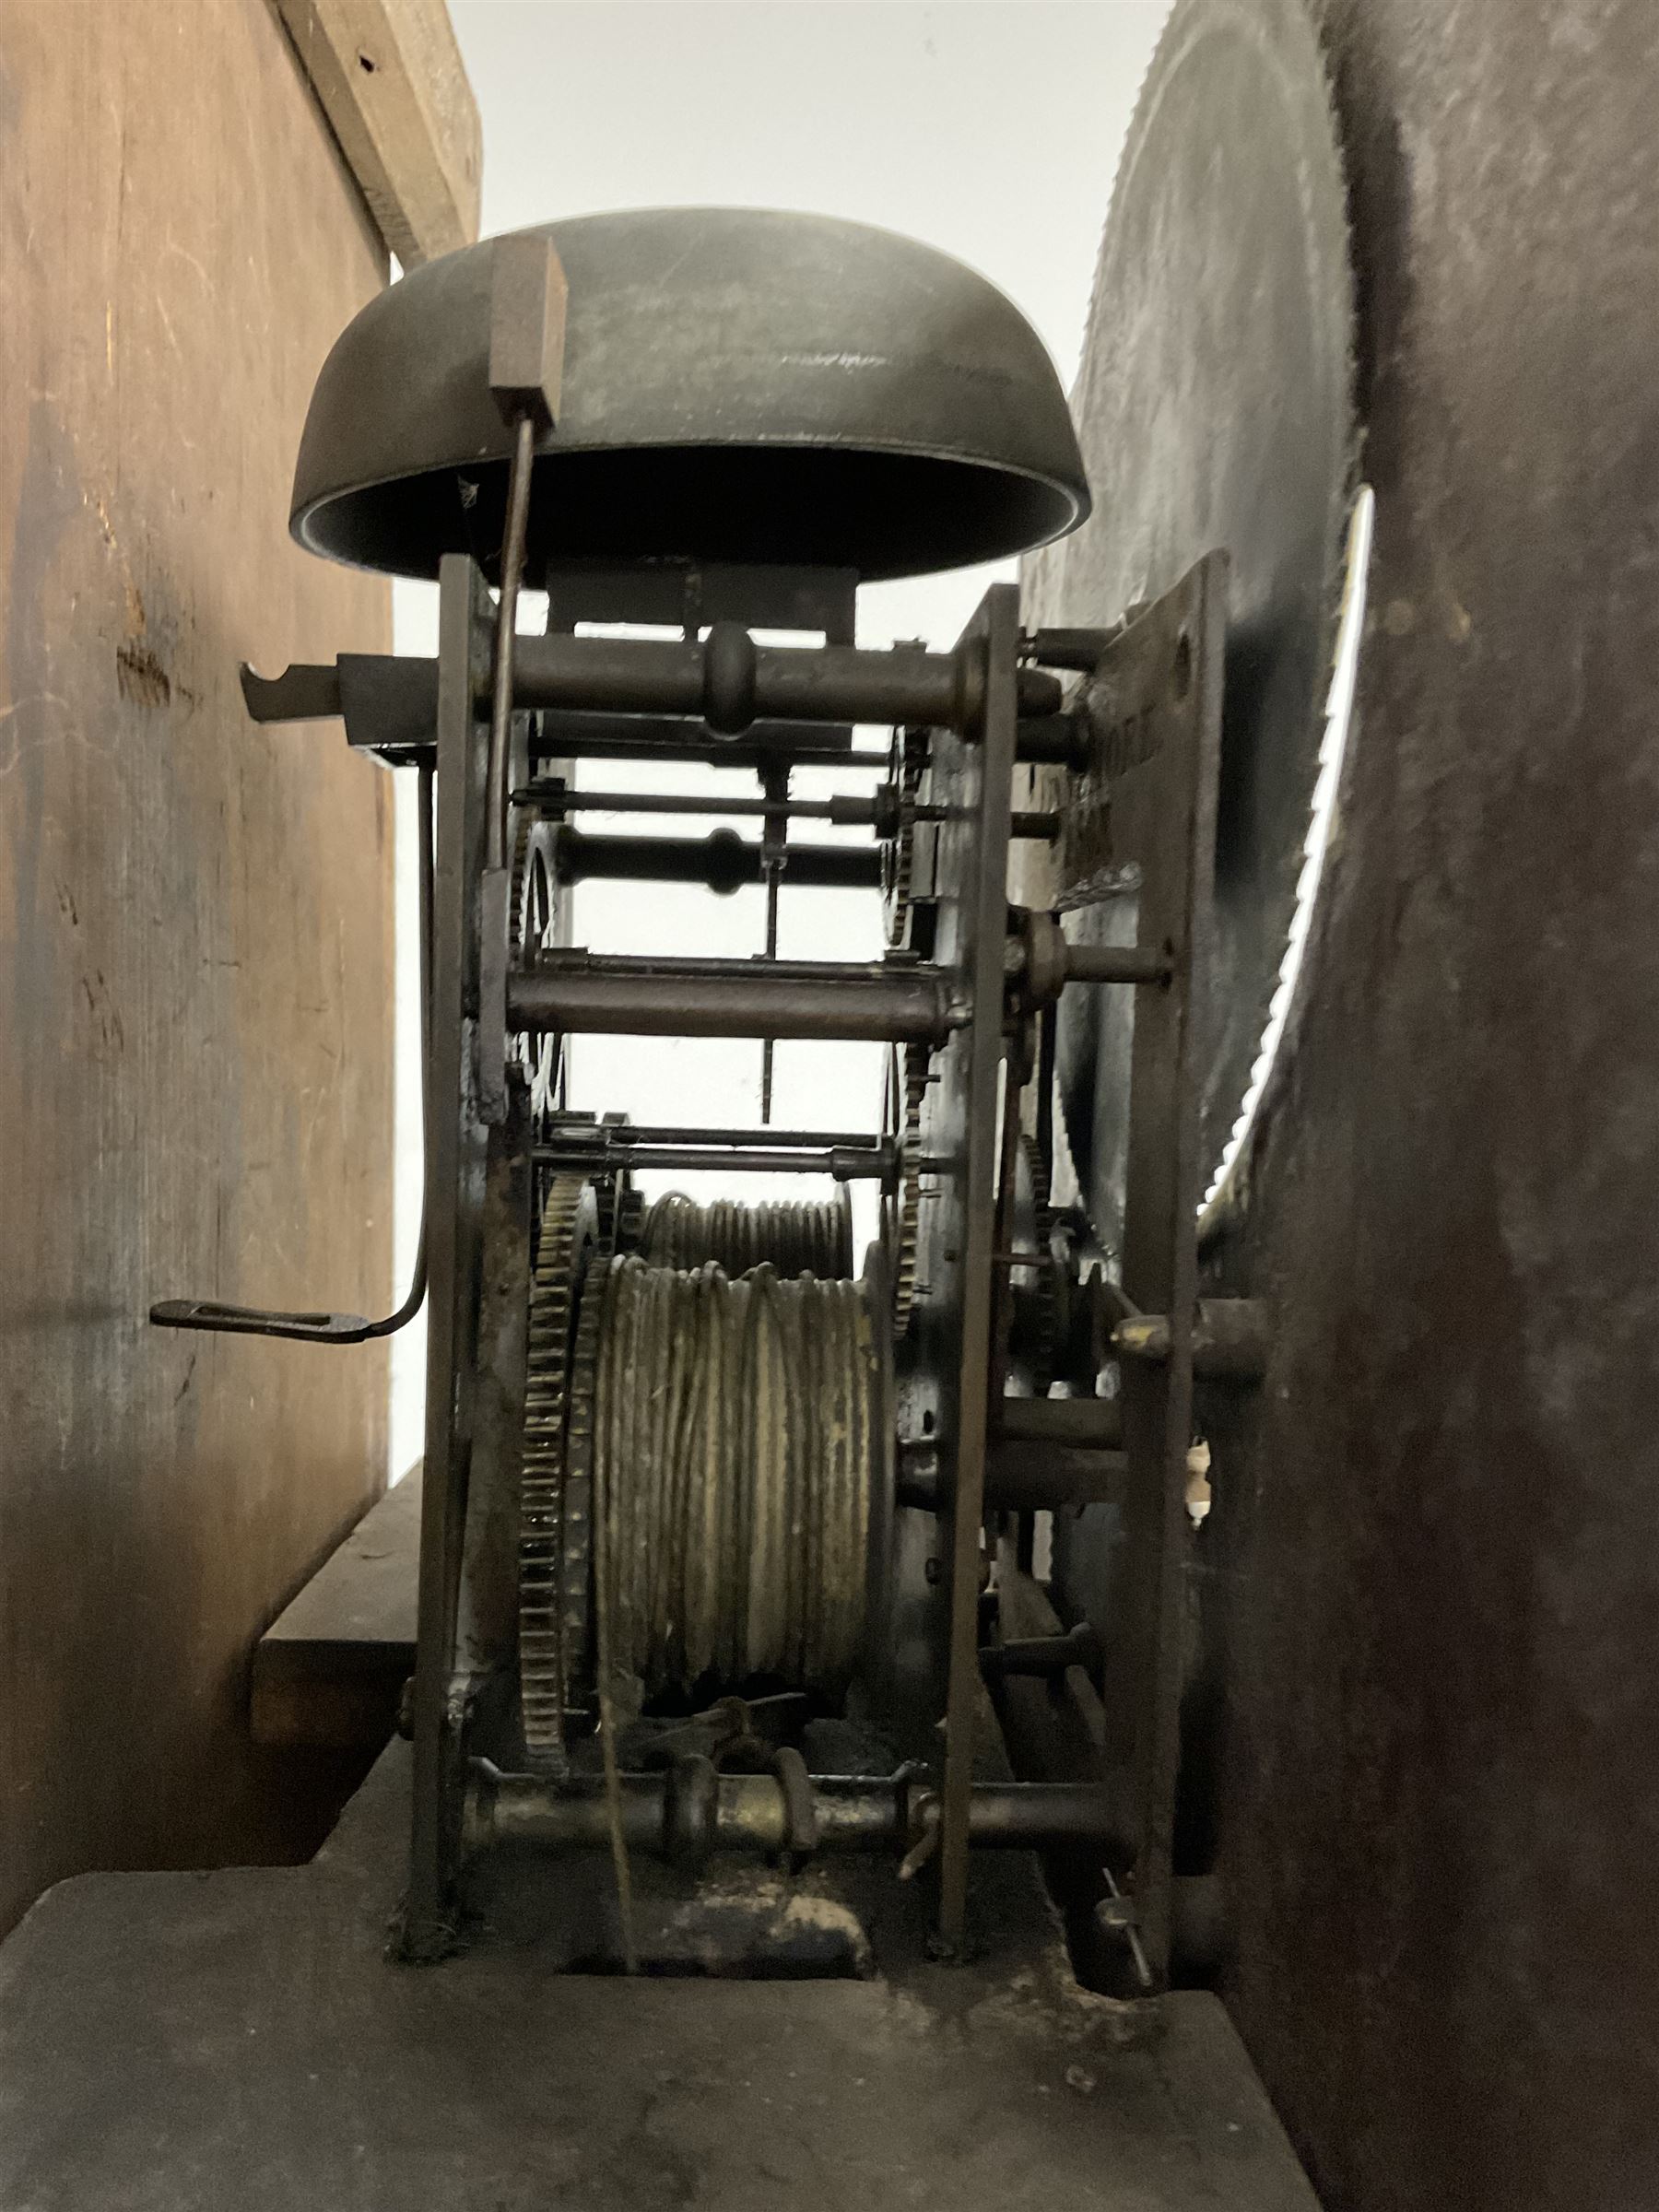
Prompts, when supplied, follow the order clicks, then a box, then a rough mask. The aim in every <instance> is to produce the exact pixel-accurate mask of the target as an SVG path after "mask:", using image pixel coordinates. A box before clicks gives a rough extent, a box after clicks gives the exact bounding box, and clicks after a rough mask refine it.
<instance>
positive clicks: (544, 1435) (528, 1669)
mask: <svg viewBox="0 0 1659 2212" xmlns="http://www.w3.org/2000/svg"><path fill="white" fill-rule="evenodd" d="M597 1236H598V1213H597V1208H596V1207H595V1205H594V1193H593V1188H592V1185H591V1184H590V1183H589V1182H588V1181H587V1180H586V1178H585V1177H584V1176H581V1175H556V1176H555V1177H554V1178H553V1180H552V1182H551V1184H550V1185H549V1187H548V1191H547V1198H546V1200H545V1202H544V1204H543V1206H542V1214H541V1238H540V1241H539V1244H538V1246H537V1249H536V1256H535V1274H534V1276H533V1277H532V1278H531V1286H530V1330H529V1345H528V1355H527V1361H526V1372H525V1382H524V1439H523V1449H522V1452H521V1454H520V1471H519V1543H518V1553H519V1694H520V1700H521V1703H522V1706H523V1714H524V1747H525V1750H526V1752H527V1754H528V1756H529V1758H530V1760H531V1763H532V1764H533V1765H536V1766H542V1767H557V1766H559V1765H560V1764H561V1763H562V1760H563V1758H564V1743H565V1722H566V1716H567V1714H568V1712H569V1711H570V1702H571V1677H572V1673H573V1669H574V1664H575V1660H576V1657H577V1653H576V1652H575V1651H574V1650H573V1649H572V1648H571V1644H570V1641H569V1636H568V1622H567V1618H566V1606H565V1594H566V1589H567V1585H568V1577H569V1571H570V1567H571V1557H572V1554H573V1553H577V1552H579V1553H580V1554H581V1556H582V1560H583V1562H584V1564H583V1575H584V1577H585V1559H586V1553H587V1539H588V1530H587V1525H586V1516H585V1512H582V1511H581V1510H580V1501H579V1500H577V1499H576V1498H575V1497H573V1496H572V1495H571V1494H570V1492H569V1490H568V1488H567V1484H566V1479H565V1477H566V1449H567V1445H566V1419H567V1412H568V1399H569V1392H570V1377H571V1334H572V1330H573V1327H574V1324H575V1310H576V1300H577V1296H578V1293H579V1292H580V1289H581V1287H582V1277H583V1276H584V1274H585V1272H586V1268H587V1263H588V1260H589V1258H590V1257H591V1255H592V1253H593V1251H594V1244H595V1241H596V1240H597Z"/></svg>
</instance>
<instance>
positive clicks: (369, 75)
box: [275, 0, 483, 269]
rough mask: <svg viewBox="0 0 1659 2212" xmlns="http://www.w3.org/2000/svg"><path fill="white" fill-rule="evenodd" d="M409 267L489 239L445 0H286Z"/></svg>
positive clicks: (292, 26) (360, 173) (390, 241)
mask: <svg viewBox="0 0 1659 2212" xmlns="http://www.w3.org/2000/svg"><path fill="white" fill-rule="evenodd" d="M275 4H276V6H277V9H278V12H279V13H280V15H281V18H282V20H283V22H284V23H285V24H286V25H287V26H288V35H289V37H290V38H291V39H292V40H293V41H294V46H295V50H296V52H297V53H299V56H300V62H301V64H302V65H303V66H304V69H305V71H306V74H307V76H309V77H310V78H311V81H312V86H313V87H314V88H315V90H316V94H317V97H318V99H319V100H321V102H322V104H323V109H324V113H325V114H326V115H327V117H328V120H329V123H330V124H332V126H333V128H334V132H335V136H336V137H337V138H338V140H339V142H340V147H341V150H342V151H343V152H344V154H345V156H346V159H347V162H348V163H349V165H350V167H351V170H352V172H353V174H354V175H355V176H356V178H357V180H358V182H359V185H360V186H361V188H362V193H363V197H364V198H365V199H366V200H367V201H368V203H369V208H370V212H371V214H372V216H373V217H374V219H375V222H376V223H377V225H378V226H379V228H380V232H381V236H382V238H383V239H384V240H385V241H386V244H387V246H388V247H389V248H390V249H391V251H392V252H393V253H395V254H396V256H397V258H398V260H399V261H400V262H402V264H403V265H404V267H405V268H406V269H408V268H415V267H417V266H418V265H419V264H420V263H421V262H424V261H431V260H433V259H435V258H436V257H437V255H439V254H440V253H453V251H454V250H455V249H456V248H457V247H458V246H466V245H470V244H471V243H472V241H474V240H475V239H476V238H477V235H478V192H479V182H480V179H481V177H482V173H483V147H482V139H481V136H480V132H479V126H478V111H477V104H476V103H475V101H474V100H473V95H472V87H471V86H470V85H469V84H468V82H467V79H466V70H465V66H464V65H463V63H462V60H461V50H460V48H459V47H458V46H457V45H456V43H455V33H454V29H453V25H452V24H451V22H450V17H449V9H448V8H447V7H446V6H444V0H275Z"/></svg>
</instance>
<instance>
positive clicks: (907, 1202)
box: [881, 1044, 928, 1340]
mask: <svg viewBox="0 0 1659 2212" xmlns="http://www.w3.org/2000/svg"><path fill="white" fill-rule="evenodd" d="M927 1076H928V1055H927V1053H926V1052H925V1050H924V1048H923V1047H922V1046H920V1045H914V1044H907V1045H895V1046H894V1047H893V1050H892V1053H891V1054H890V1055H889V1057H888V1089H887V1103H886V1108H885V1111H884V1113H883V1117H882V1118H883V1122H884V1124H885V1133H886V1135H888V1136H891V1137H894V1138H896V1139H897V1142H898V1148H899V1179H898V1187H897V1188H896V1189H895V1190H894V1191H893V1192H891V1193H890V1194H888V1195H887V1196H885V1197H884V1198H883V1200H882V1208H881V1210H882V1226H883V1230H884V1232H885V1234H884V1242H885V1244H886V1246H887V1253H888V1266H889V1267H890V1269H891V1271H892V1281H893V1335H894V1338H895V1340H896V1339H898V1338H899V1337H901V1336H903V1335H904V1334H905V1332H906V1331H907V1330H908V1329H909V1327H910V1321H911V1314H912V1312H913V1311H914V1308H915V1302H916V1258H917V1248H918V1241H919V1234H920V1230H921V1218H922V1100H923V1099H924V1097H925V1095H926V1092H927Z"/></svg>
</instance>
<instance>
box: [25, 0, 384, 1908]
mask: <svg viewBox="0 0 1659 2212" xmlns="http://www.w3.org/2000/svg"><path fill="white" fill-rule="evenodd" d="M384 277H385V259H384V254H383V253H382V247H381V243H380V241H379V239H378V238H377V237H376V236H375V235H374V232H373V230H372V228H371V224H370V222H369V220H368V217H367V215H366V213H365V211H364V208H363V206H362V203H361V200H360V198H359V195H358V194H357V191H356V189H355V187H354V185H353V184H352V182H351V180H350V178H349V177H348V175H347V172H346V171H345V169H344V166H343V164H342V162H341V160H340V158H339V154H338V151H337V149H336V147H335V144H334V142H333V140H332V139H331V137H330V135H329V133H328V130H327V126H326V125H325V124H324V121H323V118H322V117H321V115H320V114H319V113H318V111H317V106H316V102H315V101H314V100H312V97H311V94H310V91H309V89H308V88H307V86H306V84H305V81H304V79H303V77H302V76H301V74H300V70H299V68H298V66H297V65H296V63H295V60H294V56H293V53H292V52H291V50H290V49H289V47H288V42H287V41H286V39H285V38H284V36H283V34H282V31H281V29H280V27H279V26H278V25H277V22H276V20H275V19H274V18H273V17H272V16H271V15H270V14H269V12H268V11H267V9H266V8H265V6H263V5H261V4H260V0H233V4H232V0H147V5H146V6H143V7H128V6H115V5H107V6H81V7H70V6H55V5H49V4H46V0H41V4H40V5H29V4H27V0H0V287H3V290H4V297H5V299H6V313H5V315H4V316H0V411H3V413H4V430H3V434H0V1036H4V1038H5V1040H6V1042H5V1049H4V1051H0V1132H3V1133H4V1145H5V1159H6V1169H5V1172H4V1173H3V1174H0V1250H3V1251H4V1252H5V1253H6V1265H5V1268H4V1269H3V1270H0V1434H3V1435H4V1440H5V1441H4V1448H3V1450H0V1806H4V1808H5V1811H4V1818H0V1927H3V1926H5V1925H6V1924H8V1923H9V1922H10V1921H11V1920H12V1919H13V1918H15V1917H16V1914H17V1913H18V1911H20V1910H21V1908H22V1907H23V1906H24V1905H25V1904H26V1903H27V1902H28V1901H29V1899H30V1898H31V1897H32V1896H34V1895H35V1894H36V1892H37V1891H39V1890H40V1889H41V1888H44V1887H45V1885H46V1884H47V1883H49V1882H52V1881H54V1880H56V1879H58V1878H59V1877H63V1876H65V1875H70V1874H74V1873H76V1872H78V1871H80V1870H81V1869H82V1868H85V1867H96V1866H142V1865H186V1864H193V1863H201V1862H204V1861H213V1860H216V1859H223V1858H226V1857H230V1856H234V1857H240V1858H246V1857H257V1856H272V1855H279V1854H281V1853H286V1852H292V1851H300V1852H303V1851H305V1850H306V1849H308V1848H310V1847H311V1845H312V1843H313V1842H314V1841H315V1828H314V1821H315V1818H316V1817H317V1816H316V1808H315V1807H314V1806H312V1807H308V1806H307V1805H306V1804H305V1801H304V1793H303V1792H302V1791H301V1792H299V1793H295V1791H294V1786H293V1777H292V1775H291V1774H290V1775H288V1776H283V1775H279V1774H277V1773H276V1772H274V1771H273V1770H272V1766H271V1761H270V1759H269V1756H268V1755H260V1754H256V1753H255V1752H253V1749H252V1748H251V1747H250V1746H249V1743H248V1738H247V1719H246V1712H245V1692H246V1672H247V1663H248V1654H249V1652H250V1650H251V1648H252V1646H253V1642H254V1641H255V1640H256V1638H257V1637H258V1635H259V1634H260V1632H261V1630H263V1629H264V1628H265V1625H266V1623H267V1622H268V1621H269V1620H270V1619H271V1618H273V1617H274V1615H275V1614H276V1613H277V1611H278V1610H279V1609H280V1608H281V1606H283V1604H284V1603H285V1602H286V1600H287V1599H288V1597H289V1596H290V1595H291V1594H292V1593H293V1591H294V1590H295V1589H296V1588H297V1587H298V1585H299V1584H300V1583H301V1582H302V1581H303V1580H304V1579H305V1577H306V1575H307V1574H308V1573H309V1572H310V1571H311V1570H312V1567H313V1566H314V1565H315V1564H316V1562H317V1560H318V1559H320V1558H322V1557H323V1556H324V1554H325V1553H326V1552H327V1551H328V1550H329V1548H330V1547H331V1546H332V1544H333V1543H334V1541H335V1539H336V1538H337V1537H338V1535H339V1534H340V1533H341V1531H342V1530H343V1529H345V1528H347V1527H348V1526H349V1525H350V1524H351V1523H352V1522H353V1521H354V1520H355V1519H356V1518H357V1516H358V1515H359V1513H360V1512H361V1511H362V1509H363V1507H364V1505H365V1504H366V1503H367V1502H368V1500H369V1499H370V1498H371V1496H372V1495H373V1493H374V1491H375V1489H376V1488H377V1487H378V1484H379V1480H380V1476H381V1471H382V1467H383V1464H384V1453H385V1374H386V1366H385V1350H384V1347H383V1346H364V1347H355V1348H352V1349H349V1350H344V1351H330V1350H320V1349H317V1348H315V1347H306V1346H296V1345H287V1346H282V1345H277V1344H262V1343H260V1342H259V1341H258V1340H257V1339H253V1338H247V1337H215V1336H200V1335H196V1336H186V1335H176V1334H169V1333H165V1332H162V1331H159V1330H152V1329H150V1328H149V1327H147V1324H146V1319H145V1316H146V1312H147V1307H148V1305H149V1302H150V1300H152V1299H156V1298H159V1297H167V1296H171V1295H178V1294H181V1293H183V1294H194V1295H200V1296H217V1297H220V1298H227V1299H232V1300H242V1301H245V1302H259V1303H265V1302H270V1303H276V1304H278V1305H288V1306H312V1305H315V1304H317V1303H319V1302H327V1303H330V1304H334V1305H339V1306H346V1307H352V1308H356V1309H357V1310H358V1311H359V1312H371V1311H381V1310H383V1301H384V1300H386V1299H387V1297H388V1296H389V1294H390V1292H391V1287H392V1286H391V1274H392V1267H391V1257H392V1254H391V1199H392V1173H391V1147H392V1134H393V1132H392V1030H391V1014H390V997H391V993H390V979H391V974H392V896H391V874H390V871H391V865H392V813H391V791H390V785H389V781H388V778H387V776H386V775H385V774H384V773H383V772H382V771H378V770H377V769H375V768H374V767H373V766H371V764H370V763H368V762H366V761H362V760H359V759H353V758H351V757H350V756H349V755H348V753H347V748H346V747H345V745H344V743H343V742H342V739H341V737H340V735H339V732H338V730H337V729H335V728H332V727H330V726H328V725H326V724H324V725H319V726H317V727H315V728H310V729H303V730H301V729H270V730H261V729H258V728H255V727H253V725H252V724H250V723H249V722H248V719H247V716H246V713H245V712H244V710H243V708H242V704H241V695H240V691H239V688H238V683H237V673H236V671H237V663H238V662H239V661H240V660H241V659H243V658H246V659H249V660H252V661H253V662H254V663H255V664H256V665H260V666H262V667H265V668H279V667H281V666H282V665H283V664H284V663H285V662H287V661H288V660H289V659H318V658H322V657H324V655H332V654H333V653H335V652H336V651H338V650H341V649H358V650H364V651H371V652H372V651H384V650H385V649H386V648H387V647H388V645H389V643H390V629H391V622H390V605H389V594H388V590H387V587H386V585H385V583H384V582H382V581H381V580H379V579H376V578H371V577H368V576H364V575H359V574H354V573H351V572H348V571H344V570H340V569H336V568H331V567H330V566H328V565H327V564H325V563H324V562H322V561H320V560H318V559H315V558H314V557H312V556H311V555H309V554H306V553H303V552H301V551H300V549H299V548H298V547H296V546H294V545H293V544H292V543H291V541H290V540H289V538H288V532H287V517H288V488H289V483H290V480H291V474H292V467H293V457H294V453H295V449H296V446H297V444H298V441H299V436H300V424H301V422H302V420H303V418H304V413H305V408H306V404H307V400H308V398H309V395H310V392H311V387H312V380H313V379H314V377H315V374H316V371H317V369H318V367H319V366H320V364H321V362H322V360H323V359H324V355H325V354H326V352H327V350H328V347H329V346H330V344H331V343H332V342H333V339H334V337H335V334H336V333H337V331H338V330H339V328H340V326H341V325H342V324H344V323H346V322H347V320H348V319H349V317H350V316H351V315H352V314H353V313H354V312H356V311H357V309H358V308H359V307H360V306H361V305H362V304H363V303H364V302H365V301H366V300H369V299H371V298H372V297H373V295H374V294H375V292H376V291H377V290H378V289H379V288H380V287H381V285H382V283H383V281H384Z"/></svg>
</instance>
